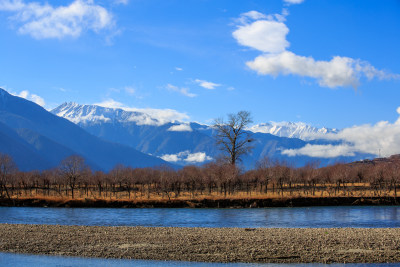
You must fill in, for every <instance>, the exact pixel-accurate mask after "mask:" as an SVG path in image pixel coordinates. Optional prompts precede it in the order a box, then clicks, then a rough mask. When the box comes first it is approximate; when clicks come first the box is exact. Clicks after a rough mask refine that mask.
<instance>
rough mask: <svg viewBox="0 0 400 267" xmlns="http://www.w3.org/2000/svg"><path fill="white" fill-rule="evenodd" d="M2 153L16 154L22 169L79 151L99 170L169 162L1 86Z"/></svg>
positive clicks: (51, 164)
mask: <svg viewBox="0 0 400 267" xmlns="http://www.w3.org/2000/svg"><path fill="white" fill-rule="evenodd" d="M0 145H1V146H0V152H2V153H7V154H9V155H10V156H12V157H13V159H14V161H15V162H16V163H17V165H18V167H19V168H20V169H22V170H33V169H39V170H42V169H47V168H52V167H56V166H57V165H58V164H59V163H60V161H61V160H62V159H64V158H65V157H67V156H69V155H72V154H78V155H81V156H83V157H84V158H85V159H86V161H87V163H88V164H89V165H90V166H91V167H92V168H93V169H96V170H105V171H108V170H110V169H111V168H113V167H114V166H115V165H116V164H123V165H125V166H131V167H152V166H157V165H170V166H172V165H171V164H169V163H167V162H166V161H164V160H162V159H160V158H157V157H153V156H151V155H147V154H145V153H142V152H139V151H137V150H136V149H133V148H132V147H129V146H126V145H122V144H117V143H112V142H109V141H105V140H102V139H100V138H98V137H96V136H94V135H91V134H90V133H88V132H86V131H85V130H83V129H82V128H81V127H78V126H77V125H75V124H74V123H71V122H70V121H68V120H66V119H63V118H60V117H58V116H55V115H53V114H51V113H50V112H48V111H47V110H45V109H43V108H42V107H40V106H39V105H37V104H35V103H33V102H30V101H28V100H25V99H23V98H20V97H16V96H13V95H11V94H9V93H8V92H6V91H5V90H3V89H1V88H0Z"/></svg>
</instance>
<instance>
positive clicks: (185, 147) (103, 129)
mask: <svg viewBox="0 0 400 267" xmlns="http://www.w3.org/2000/svg"><path fill="white" fill-rule="evenodd" d="M51 112H52V113H53V114H55V115H57V116H60V117H63V118H65V119H68V120H70V121H71V122H74V123H76V124H77V125H79V126H80V127H82V128H83V129H85V130H86V131H88V132H89V133H91V134H93V135H95V136H97V137H100V138H102V139H104V140H108V141H112V142H115V143H121V144H124V145H127V146H130V147H133V148H135V149H137V150H139V151H141V152H143V153H147V154H150V155H154V156H157V157H159V158H162V159H164V160H166V161H169V162H171V163H175V164H179V165H187V164H203V163H206V162H208V161H211V160H213V159H216V158H218V157H219V154H220V151H219V150H218V149H217V147H216V145H215V140H214V138H213V134H214V130H213V128H212V127H211V126H209V125H204V124H199V123H195V122H179V121H170V122H165V121H161V120H159V119H157V118H156V117H154V116H151V115H150V114H146V113H145V112H139V111H129V110H124V109H120V108H108V107H102V106H98V105H80V104H77V103H73V102H70V103H63V104H61V105H60V106H58V107H56V108H55V109H53V110H52V111H51ZM247 130H248V131H251V132H252V135H253V138H254V140H255V141H254V143H253V145H254V149H253V151H252V153H250V154H249V155H247V156H245V157H244V158H243V165H244V166H245V167H246V168H252V167H254V166H255V163H256V162H257V161H258V160H260V159H262V158H263V157H266V156H267V157H269V158H272V159H278V160H284V161H286V162H288V163H290V164H292V165H294V166H302V165H304V164H305V163H307V162H310V161H319V162H320V163H321V164H322V165H327V164H331V163H334V162H337V161H341V162H349V161H353V160H359V159H362V158H365V157H368V156H369V155H361V154H358V155H356V156H354V157H337V158H330V159H329V158H312V157H308V156H287V155H283V154H282V153H281V152H282V150H285V149H296V148H301V147H304V146H305V145H306V144H328V143H332V142H331V141H326V140H323V139H317V140H312V136H313V135H315V136H319V137H320V136H321V135H322V136H323V135H324V134H326V133H333V132H337V130H336V129H328V128H316V127H312V126H309V125H307V124H304V123H286V122H284V123H273V122H270V123H265V124H258V125H255V126H252V127H250V128H248V129H247Z"/></svg>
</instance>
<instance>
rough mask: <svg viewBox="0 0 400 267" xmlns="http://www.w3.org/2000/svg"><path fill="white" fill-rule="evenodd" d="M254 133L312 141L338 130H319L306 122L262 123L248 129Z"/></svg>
mask: <svg viewBox="0 0 400 267" xmlns="http://www.w3.org/2000/svg"><path fill="white" fill-rule="evenodd" d="M248 130H249V131H252V132H254V133H269V134H272V135H276V136H279V137H289V138H299V139H302V140H311V139H315V138H321V137H323V135H325V134H327V133H336V132H337V129H330V128H325V127H322V128H317V127H313V126H311V125H309V124H306V123H304V122H285V121H283V122H274V121H270V122H267V123H260V124H256V125H253V126H251V127H249V128H248Z"/></svg>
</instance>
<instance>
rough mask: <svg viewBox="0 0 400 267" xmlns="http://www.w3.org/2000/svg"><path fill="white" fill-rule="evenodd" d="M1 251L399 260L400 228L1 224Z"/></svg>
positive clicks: (196, 257)
mask: <svg viewBox="0 0 400 267" xmlns="http://www.w3.org/2000/svg"><path fill="white" fill-rule="evenodd" d="M0 251H2V252H14V253H32V254H47V255H63V256H80V257H98V258H125V259H153V260H178V261H202V262H264V263H266V262H269V263H308V262H319V263H334V262H337V263H344V262H345V263H361V262H368V263H384V262H400V229H399V228H384V229H382V228H380V229H379V228H373V229H371V228H370V229H360V228H315V229H312V228H175V227H103V226H60V225H20V224H0Z"/></svg>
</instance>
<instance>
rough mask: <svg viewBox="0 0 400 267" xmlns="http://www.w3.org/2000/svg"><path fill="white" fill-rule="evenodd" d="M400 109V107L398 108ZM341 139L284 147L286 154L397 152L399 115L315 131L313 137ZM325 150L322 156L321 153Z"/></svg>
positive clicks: (389, 153)
mask: <svg viewBox="0 0 400 267" xmlns="http://www.w3.org/2000/svg"><path fill="white" fill-rule="evenodd" d="M397 112H398V113H400V107H399V108H398V109H397ZM318 137H319V138H323V139H327V140H333V141H342V143H341V144H339V145H306V146H305V147H302V148H300V149H289V150H283V151H282V154H286V155H289V156H295V155H307V156H311V157H336V156H339V155H342V156H351V155H354V154H355V153H367V154H372V155H378V154H381V155H382V156H390V155H393V154H399V153H400V117H399V118H398V119H397V121H396V122H394V123H389V122H387V121H380V122H378V123H376V124H375V125H370V124H365V125H360V126H353V127H350V128H345V129H343V130H341V131H339V132H338V133H328V134H321V135H320V136H318V135H316V136H315V138H318ZM324 154H325V156H323V155H324Z"/></svg>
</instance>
